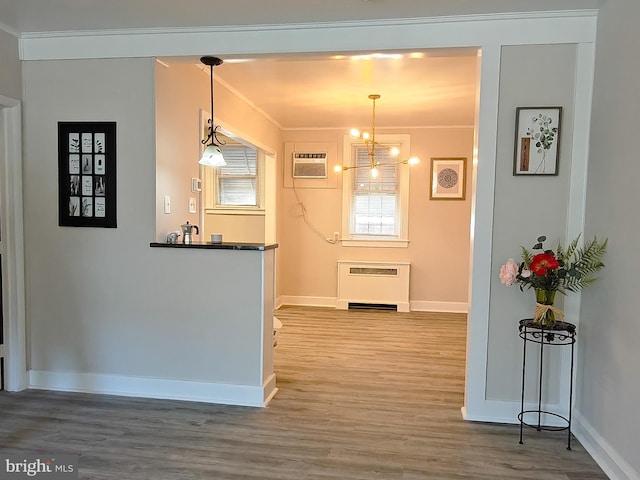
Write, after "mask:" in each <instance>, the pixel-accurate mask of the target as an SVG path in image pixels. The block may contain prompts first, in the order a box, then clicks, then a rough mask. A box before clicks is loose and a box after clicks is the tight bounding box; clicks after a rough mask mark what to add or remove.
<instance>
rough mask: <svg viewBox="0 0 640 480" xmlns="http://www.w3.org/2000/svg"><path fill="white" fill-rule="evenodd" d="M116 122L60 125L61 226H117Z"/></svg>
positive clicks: (59, 215)
mask: <svg viewBox="0 0 640 480" xmlns="http://www.w3.org/2000/svg"><path fill="white" fill-rule="evenodd" d="M116 200H117V197H116V123H115V122H58V224H59V225H60V226H64V227H107V228H115V227H116V226H117V224H116V213H117V212H116V205H117V202H116Z"/></svg>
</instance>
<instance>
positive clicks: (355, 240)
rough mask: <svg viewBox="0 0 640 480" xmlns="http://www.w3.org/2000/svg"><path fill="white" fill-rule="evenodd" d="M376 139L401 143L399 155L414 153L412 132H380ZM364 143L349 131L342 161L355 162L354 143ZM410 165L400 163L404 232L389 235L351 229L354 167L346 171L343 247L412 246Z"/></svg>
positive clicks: (402, 226) (396, 143)
mask: <svg viewBox="0 0 640 480" xmlns="http://www.w3.org/2000/svg"><path fill="white" fill-rule="evenodd" d="M376 141H377V142H379V143H380V144H382V145H385V144H395V145H400V154H399V155H398V157H399V158H403V159H404V158H409V157H410V153H411V135H409V134H386V135H377V136H376ZM358 145H362V141H361V140H359V139H356V138H353V137H351V136H350V135H345V136H344V140H343V147H342V161H343V163H344V164H345V165H350V166H352V165H353V162H354V159H353V147H355V146H358ZM409 170H410V169H409V166H408V165H402V164H401V165H398V198H399V200H400V205H399V210H400V211H399V214H398V221H399V223H400V225H399V226H400V232H399V235H398V236H386V235H354V234H352V233H351V225H352V221H351V217H352V212H351V207H352V198H353V175H354V171H355V170H354V169H351V170H345V171H343V172H342V175H343V179H342V239H341V245H342V246H343V247H380V248H406V247H408V246H409V180H410V176H409V175H410V173H409Z"/></svg>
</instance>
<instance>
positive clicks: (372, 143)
mask: <svg viewBox="0 0 640 480" xmlns="http://www.w3.org/2000/svg"><path fill="white" fill-rule="evenodd" d="M379 98H380V95H378V94H377V93H373V94H371V95H369V99H370V100H372V101H373V113H372V115H371V133H369V132H360V130H358V129H357V128H352V129H351V131H350V132H349V133H350V135H351V137H352V138H359V139H361V140H363V141H364V144H365V146H366V147H367V155H368V156H369V165H367V167H368V168H369V169H370V172H369V174H370V175H371V178H377V177H378V174H379V171H378V167H380V166H383V165H398V164H403V165H416V164H417V163H420V160H419V159H418V157H411V158H409V159H407V160H401V161H397V162H384V163H380V162H378V161H377V160H376V148H379V147H383V145H381V144H380V143H379V142H377V141H376V100H378V99H379ZM385 148H387V149H388V150H389V153H390V154H391V156H394V157H395V156H397V155H399V154H400V150H399V149H398V147H385ZM363 166H364V165H354V166H351V167H347V166H343V165H336V166H335V167H333V170H334V171H335V172H336V173H340V172H343V171H345V170H351V169H353V168H361V167H363Z"/></svg>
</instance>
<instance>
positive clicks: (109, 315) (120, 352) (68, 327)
mask: <svg viewBox="0 0 640 480" xmlns="http://www.w3.org/2000/svg"><path fill="white" fill-rule="evenodd" d="M154 70H155V62H154V61H153V59H117V60H69V61H42V62H25V64H24V82H25V91H26V96H27V97H28V98H29V102H27V103H26V108H25V115H24V124H25V152H24V178H25V182H24V183H25V188H24V195H25V215H24V217H25V250H26V288H27V292H28V300H27V305H28V312H27V321H28V330H29V333H28V339H29V343H30V355H29V368H30V369H31V370H32V372H38V375H37V377H35V378H36V381H40V380H41V379H42V378H44V379H45V380H47V379H48V380H47V381H49V382H50V381H51V380H52V379H53V380H55V379H57V378H62V379H66V380H65V381H68V380H69V378H71V381H73V382H75V383H74V385H76V386H77V385H80V386H84V387H86V382H84V383H83V379H86V378H87V377H86V376H89V378H90V379H92V382H93V381H95V380H96V378H103V377H101V376H102V375H106V376H111V377H116V378H117V379H126V378H131V377H135V378H137V379H141V378H146V379H149V378H151V379H165V380H176V379H179V380H193V381H198V382H205V383H211V384H230V385H234V384H235V385H253V386H258V387H260V386H261V385H262V380H263V378H262V376H263V375H262V369H261V363H262V358H261V353H262V345H263V338H262V329H261V324H260V322H261V320H262V312H261V311H260V308H261V304H260V303H259V302H258V303H256V302H247V301H246V298H245V296H244V295H247V296H248V297H249V298H252V299H256V298H262V283H261V278H262V270H261V268H262V267H261V264H260V261H259V260H260V255H261V254H260V252H235V251H229V252H220V251H208V250H205V251H193V250H186V251H180V252H178V251H173V250H168V249H163V248H155V249H154V248H150V247H149V243H150V242H152V241H154V240H155V225H154V219H155V201H154V199H155V141H154V139H155V111H154V110H155V94H154V90H153V84H154V76H155V71H154ZM43 105H46V108H43ZM61 120H65V121H85V120H86V121H89V120H103V121H107V120H109V121H116V122H117V146H118V149H117V166H118V171H117V173H118V177H117V182H118V228H116V229H100V228H70V227H59V226H58V219H57V217H58V214H57V194H58V189H57V181H56V179H57V149H56V148H55V145H56V144H57V122H58V121H61ZM223 272H224V274H223ZM216 292H223V293H221V294H219V295H218V294H216ZM243 292H244V293H243ZM238 305H242V308H240V309H239V308H238ZM232 318H233V319H235V320H234V321H232V320H231V319H232ZM265 328H266V327H265ZM96 375H97V376H98V377H96ZM111 377H109V378H111ZM33 378H34V377H33V376H32V380H33ZM92 382H89V383H90V384H91V385H93V384H94V383H92ZM141 382H142V383H141ZM44 383H45V384H47V382H44ZM54 383H55V381H54ZM134 384H135V385H144V382H143V381H142V380H139V381H137V382H134ZM78 388H80V387H78ZM137 388H143V387H137ZM142 393H144V392H142ZM174 393H175V392H174ZM176 395H177V393H176ZM232 403H233V402H232Z"/></svg>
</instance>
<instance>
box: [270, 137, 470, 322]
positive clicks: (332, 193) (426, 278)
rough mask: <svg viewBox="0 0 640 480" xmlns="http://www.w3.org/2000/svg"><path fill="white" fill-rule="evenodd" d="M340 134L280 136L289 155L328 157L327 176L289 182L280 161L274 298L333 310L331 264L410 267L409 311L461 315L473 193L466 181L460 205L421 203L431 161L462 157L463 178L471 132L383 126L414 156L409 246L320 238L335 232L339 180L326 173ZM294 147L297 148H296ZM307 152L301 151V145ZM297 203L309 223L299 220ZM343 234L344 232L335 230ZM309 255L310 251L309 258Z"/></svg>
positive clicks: (336, 155)
mask: <svg viewBox="0 0 640 480" xmlns="http://www.w3.org/2000/svg"><path fill="white" fill-rule="evenodd" d="M345 133H348V132H346V131H345V130H341V129H335V130H322V131H314V130H309V131H299V130H292V131H287V132H285V134H284V137H285V140H286V141H287V144H288V145H289V149H288V150H286V149H285V152H286V153H288V154H289V155H290V153H291V151H293V145H294V144H296V145H300V146H302V147H297V148H304V146H306V145H319V146H320V148H323V149H326V150H327V151H328V153H329V161H328V163H329V171H328V179H327V180H326V181H325V180H305V179H298V180H296V181H295V186H296V189H295V190H294V188H292V187H293V182H292V178H291V160H290V157H287V158H286V159H285V161H284V162H283V168H284V171H282V172H281V177H280V179H279V184H280V185H281V188H282V190H281V193H280V197H279V198H280V203H279V207H278V215H279V217H280V222H281V224H280V232H281V235H280V237H279V242H280V247H281V248H280V250H279V252H278V253H279V263H278V266H279V270H278V295H279V296H285V297H287V301H293V302H294V303H295V302H296V301H301V302H302V303H304V302H312V303H313V302H316V303H319V304H322V305H324V304H327V305H333V304H335V297H336V294H337V261H338V260H362V261H382V262H411V280H410V300H411V302H412V305H413V306H412V308H414V309H416V310H430V309H433V310H450V311H466V309H467V303H466V301H467V296H468V275H467V274H468V270H469V228H470V209H471V198H472V197H473V191H472V188H471V186H470V184H469V183H467V189H466V196H465V199H464V200H447V201H438V200H430V199H429V179H430V161H431V158H432V157H436V158H438V157H440V158H441V157H464V158H467V170H468V174H467V179H469V178H470V176H471V175H470V173H469V172H470V171H471V168H472V155H473V127H468V128H464V127H461V128H452V127H449V128H447V127H441V128H407V129H404V130H402V129H384V130H382V133H383V134H393V133H409V134H410V135H411V155H412V156H413V155H415V156H418V157H419V158H420V164H418V165H415V166H408V165H401V166H400V167H399V168H405V169H410V178H409V182H410V187H409V197H410V198H409V246H408V247H407V248H371V247H352V246H348V247H347V246H342V245H341V243H340V242H338V243H337V244H329V243H327V242H326V241H325V240H324V239H325V238H327V237H329V238H331V237H333V232H341V230H342V215H343V214H344V213H343V212H342V182H343V176H342V175H340V174H336V173H335V172H333V170H332V167H333V166H334V165H336V164H344V163H345V161H344V160H343V158H342V143H343V139H344V135H345ZM296 142H297V143H296ZM307 148H308V147H307ZM298 201H300V202H302V204H303V205H304V207H305V210H306V212H307V218H308V220H309V222H310V223H311V224H312V225H313V226H314V228H316V229H317V230H318V231H320V232H321V233H322V236H321V235H318V234H317V233H316V232H314V231H313V229H312V228H310V227H309V225H307V223H306V222H305V221H304V219H303V217H302V216H301V207H300V206H297V204H298ZM342 235H343V236H346V233H345V232H342ZM311 252H313V254H311Z"/></svg>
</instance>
